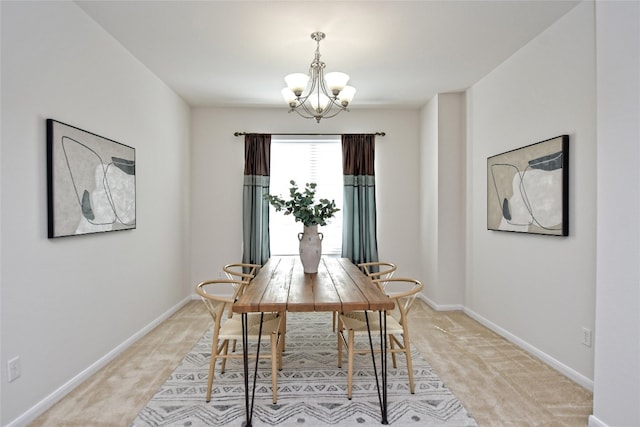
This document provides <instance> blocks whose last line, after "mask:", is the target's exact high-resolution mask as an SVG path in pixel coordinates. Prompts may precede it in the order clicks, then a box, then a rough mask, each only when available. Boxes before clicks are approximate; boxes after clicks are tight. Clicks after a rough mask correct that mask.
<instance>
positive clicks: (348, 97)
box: [338, 86, 356, 107]
mask: <svg viewBox="0 0 640 427" xmlns="http://www.w3.org/2000/svg"><path fill="white" fill-rule="evenodd" d="M355 94H356V88H355V87H353V86H345V87H344V88H343V89H342V90H341V91H340V94H339V95H338V99H339V100H340V103H341V104H342V106H343V107H346V106H347V105H349V104H350V103H351V101H352V100H353V96H354V95H355Z"/></svg>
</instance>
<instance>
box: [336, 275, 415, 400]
mask: <svg viewBox="0 0 640 427" xmlns="http://www.w3.org/2000/svg"><path fill="white" fill-rule="evenodd" d="M385 281H386V290H385V293H386V294H387V295H388V296H389V298H391V299H392V300H394V303H395V308H394V309H393V310H391V311H388V312H387V335H388V337H389V339H388V341H387V342H388V343H389V345H390V348H387V350H386V351H389V352H390V353H391V358H392V360H393V367H394V368H397V367H398V366H397V363H396V353H404V355H405V358H406V362H407V372H408V374H409V390H410V391H411V393H412V394H413V393H415V385H414V381H413V363H412V361H411V348H410V338H409V321H408V318H407V314H408V313H409V311H410V310H411V307H412V305H413V302H414V301H415V298H416V296H417V295H418V293H419V292H420V291H422V289H423V287H424V286H423V285H422V283H421V282H420V281H418V280H416V279H409V278H395V277H394V278H384V279H376V280H374V283H375V284H376V285H377V286H379V287H380V288H381V289H382V284H383V282H385ZM367 317H368V318H369V327H370V330H371V331H373V332H375V331H376V330H379V328H380V318H379V315H378V313H376V312H373V311H370V312H367ZM367 335H368V333H367V319H366V318H365V312H363V311H355V312H347V313H342V314H341V315H340V316H339V318H338V367H342V347H343V346H346V348H347V359H348V362H347V363H348V367H347V397H348V398H349V399H351V397H352V386H353V363H354V362H353V356H354V355H355V354H370V352H371V348H370V347H369V341H368V339H366V340H362V342H361V343H360V346H359V347H358V348H356V346H358V344H359V343H358V342H356V337H358V336H365V337H366V336H367ZM358 341H360V340H358ZM365 341H366V342H365ZM374 348H375V344H374ZM379 351H380V350H378V351H377V352H379Z"/></svg>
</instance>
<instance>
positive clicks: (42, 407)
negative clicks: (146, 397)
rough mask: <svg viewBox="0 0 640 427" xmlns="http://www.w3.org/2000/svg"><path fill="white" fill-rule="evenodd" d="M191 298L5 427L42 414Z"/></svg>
mask: <svg viewBox="0 0 640 427" xmlns="http://www.w3.org/2000/svg"><path fill="white" fill-rule="evenodd" d="M191 299H192V297H191V296H189V297H187V298H185V299H183V300H182V301H180V302H179V303H178V304H176V305H174V306H173V307H171V308H170V309H169V310H167V311H165V312H164V313H162V315H160V316H159V317H158V318H157V319H155V320H154V321H153V322H151V323H149V324H148V325H147V326H145V327H144V328H142V329H140V330H139V331H138V332H136V333H135V334H133V335H132V336H130V337H129V338H128V339H127V340H126V341H124V342H122V343H121V344H120V345H118V346H117V347H116V348H114V349H113V350H111V351H110V352H109V353H107V354H105V355H104V356H103V357H101V358H100V359H98V360H97V361H96V362H95V363H93V364H92V365H91V366H89V367H88V368H87V369H85V370H84V371H82V372H80V373H79V374H78V375H76V376H75V377H73V378H72V379H70V380H69V381H67V382H66V383H65V384H63V385H62V386H61V387H59V388H58V389H57V390H55V391H54V392H53V393H51V394H50V395H48V396H47V397H45V398H44V399H43V400H41V401H40V402H38V403H37V404H36V405H35V406H33V407H31V408H30V409H29V410H27V411H26V412H24V413H23V414H22V415H20V416H19V417H18V418H16V419H14V420H13V421H11V422H10V423H9V424H7V425H6V427H24V426H27V425H28V424H29V423H31V422H33V421H34V420H35V419H36V418H38V417H39V416H40V415H42V414H43V413H44V412H45V411H46V410H47V409H49V408H51V407H52V406H53V405H55V404H56V403H57V402H58V401H59V400H61V399H62V398H63V397H65V396H66V395H67V394H69V393H70V392H71V390H73V389H74V388H76V387H77V386H78V385H80V384H81V383H83V382H84V381H86V380H87V379H88V378H89V377H90V376H91V375H93V374H95V373H96V372H98V371H99V370H100V369H102V368H103V367H104V366H105V365H107V363H109V362H111V361H112V360H113V359H115V358H116V357H117V356H118V355H119V354H120V353H122V352H123V351H125V350H126V349H127V348H129V347H130V346H131V345H132V344H134V343H135V342H136V341H138V340H139V339H140V338H142V337H143V336H145V335H146V334H147V333H148V332H150V331H151V330H152V329H153V328H155V327H156V326H158V325H159V324H160V323H162V322H164V321H165V320H167V319H168V318H169V317H170V316H171V315H172V314H174V313H175V312H177V311H178V310H180V309H181V308H182V307H183V306H184V305H185V304H187V303H188V302H189V301H190V300H191Z"/></svg>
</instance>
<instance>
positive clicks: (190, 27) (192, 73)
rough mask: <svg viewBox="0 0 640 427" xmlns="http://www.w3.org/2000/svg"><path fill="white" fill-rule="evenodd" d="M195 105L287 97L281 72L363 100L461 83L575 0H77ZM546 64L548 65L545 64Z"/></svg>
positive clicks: (263, 102) (390, 101) (410, 97)
mask: <svg viewBox="0 0 640 427" xmlns="http://www.w3.org/2000/svg"><path fill="white" fill-rule="evenodd" d="M76 3H77V4H79V5H80V7H81V8H82V9H84V10H85V11H86V13H88V14H89V15H90V16H91V17H92V18H93V19H94V20H95V21H96V22H97V23H98V24H99V25H101V26H102V27H104V28H105V30H106V31H107V32H109V33H110V34H111V35H113V37H115V38H116V39H117V40H118V41H119V42H120V43H121V44H122V45H123V46H124V47H125V48H126V49H127V50H129V51H130V52H131V53H132V54H133V55H134V56H135V57H136V58H138V60H140V61H141V62H142V63H143V64H144V65H146V66H147V67H148V68H149V69H150V70H151V71H152V72H153V73H155V74H156V75H157V76H158V77H159V78H160V79H162V80H163V81H165V82H166V84H167V85H169V86H170V87H171V88H172V89H173V90H174V91H175V92H177V93H178V94H179V95H180V96H182V97H183V98H184V99H185V100H186V101H187V102H188V103H189V104H190V105H192V106H281V107H285V105H284V100H283V99H282V96H281V94H280V90H281V89H282V88H283V87H284V85H285V84H284V80H283V77H284V75H286V74H288V73H291V72H307V70H308V67H309V64H310V63H311V61H312V60H313V54H314V51H315V42H314V41H313V40H311V37H310V34H311V33H312V32H314V31H322V32H324V33H326V35H327V36H326V38H325V40H323V41H322V42H321V43H320V53H321V54H322V60H323V61H324V62H325V63H326V67H327V68H326V69H327V71H342V72H345V73H347V74H349V75H350V76H351V81H350V84H351V85H353V86H355V87H356V89H357V93H356V96H355V98H354V101H353V103H352V109H353V108H357V107H359V106H360V107H387V108H394V107H418V106H421V105H424V104H425V103H426V101H428V100H429V99H430V98H431V97H433V96H434V95H435V94H437V93H442V92H452V91H459V90H464V89H466V88H468V87H469V86H471V85H472V84H474V83H476V82H477V81H479V80H480V79H481V78H482V77H483V76H485V75H486V74H487V73H489V72H490V71H491V70H493V69H494V68H495V67H496V66H497V65H499V64H500V63H502V62H503V61H505V60H506V59H507V58H508V57H509V56H511V55H512V54H513V53H514V52H516V51H517V50H518V49H519V48H521V47H522V46H524V45H525V44H526V43H527V42H529V41H530V40H532V39H533V38H535V37H536V36H537V35H538V34H540V33H541V32H542V31H544V30H545V29H546V28H548V27H549V26H550V25H551V24H552V23H553V22H555V21H557V20H558V19H559V18H560V17H561V16H562V15H564V14H565V13H567V12H568V11H569V10H570V9H571V8H573V7H574V6H575V5H576V4H577V3H578V1H559V0H556V1H541V0H538V1H518V0H511V1H495V0H494V1H483V0H475V1H451V0H449V1H339V0H334V1H302V0H298V1H213V0H209V1H149V0H145V1H95V0H92V1H76ZM540 65H541V66H543V65H544V64H540Z"/></svg>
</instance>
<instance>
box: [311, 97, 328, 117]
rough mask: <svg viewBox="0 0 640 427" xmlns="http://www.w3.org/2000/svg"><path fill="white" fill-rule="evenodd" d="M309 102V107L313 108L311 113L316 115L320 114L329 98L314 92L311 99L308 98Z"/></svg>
mask: <svg viewBox="0 0 640 427" xmlns="http://www.w3.org/2000/svg"><path fill="white" fill-rule="evenodd" d="M309 102H310V103H311V107H312V108H313V111H315V112H316V113H318V114H321V113H322V112H323V111H324V110H325V108H327V105H328V104H329V97H328V96H327V95H325V94H324V93H316V92H314V93H313V94H311V97H310V98H309Z"/></svg>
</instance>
